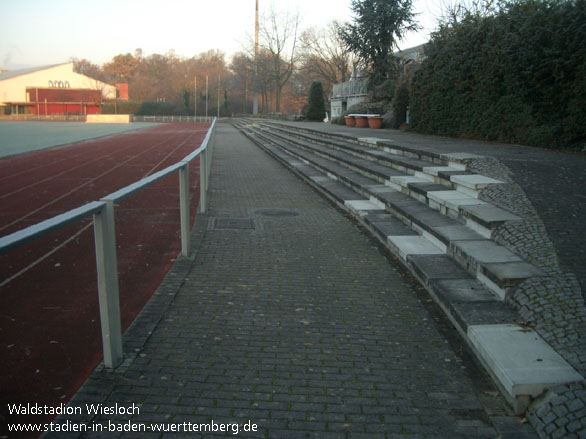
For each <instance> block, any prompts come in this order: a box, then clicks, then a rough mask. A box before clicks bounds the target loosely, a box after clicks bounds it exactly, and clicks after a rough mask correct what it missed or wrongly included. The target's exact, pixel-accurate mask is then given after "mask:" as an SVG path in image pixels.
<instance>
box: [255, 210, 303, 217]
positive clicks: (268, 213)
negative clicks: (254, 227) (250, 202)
mask: <svg viewBox="0 0 586 439" xmlns="http://www.w3.org/2000/svg"><path fill="white" fill-rule="evenodd" d="M256 213H257V214H258V215H263V216H277V217H287V216H297V215H299V213H298V212H295V211H294V210H287V209H260V210H257V211H256Z"/></svg>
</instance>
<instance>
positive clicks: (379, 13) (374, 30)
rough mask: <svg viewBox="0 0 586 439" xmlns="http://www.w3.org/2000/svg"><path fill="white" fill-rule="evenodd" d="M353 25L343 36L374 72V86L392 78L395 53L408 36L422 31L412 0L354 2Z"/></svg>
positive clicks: (372, 81)
mask: <svg viewBox="0 0 586 439" xmlns="http://www.w3.org/2000/svg"><path fill="white" fill-rule="evenodd" d="M351 9H352V12H354V20H353V23H350V24H347V25H346V26H345V27H343V28H342V29H341V32H340V36H341V38H342V39H343V41H344V42H345V43H346V46H347V47H348V49H349V50H350V51H352V52H353V53H355V54H357V55H358V56H359V57H360V59H361V60H362V61H363V62H364V63H365V64H366V65H367V66H368V68H369V70H370V83H371V86H375V85H378V84H380V83H382V82H384V81H385V80H386V79H388V78H389V77H390V76H392V73H393V71H394V69H395V66H396V62H395V57H394V56H393V51H394V50H395V49H396V46H397V41H398V40H400V39H401V38H403V36H404V35H405V33H406V32H407V31H410V30H416V29H417V28H418V26H417V24H416V23H415V14H414V13H413V12H412V9H413V2H412V0H352V3H351Z"/></svg>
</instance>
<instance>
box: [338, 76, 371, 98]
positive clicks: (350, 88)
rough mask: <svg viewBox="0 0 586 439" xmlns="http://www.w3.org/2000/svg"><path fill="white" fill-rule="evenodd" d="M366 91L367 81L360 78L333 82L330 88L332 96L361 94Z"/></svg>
mask: <svg viewBox="0 0 586 439" xmlns="http://www.w3.org/2000/svg"><path fill="white" fill-rule="evenodd" d="M367 93H368V90H367V83H366V81H365V80H362V79H354V80H352V81H347V82H342V83H339V84H334V87H333V88H332V98H340V97H348V96H363V95H365V94H367Z"/></svg>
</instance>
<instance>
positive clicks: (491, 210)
mask: <svg viewBox="0 0 586 439" xmlns="http://www.w3.org/2000/svg"><path fill="white" fill-rule="evenodd" d="M460 212H461V213H462V215H463V216H464V217H465V218H471V219H473V220H474V221H475V222H476V223H479V224H481V225H483V226H484V227H486V228H491V229H492V228H495V227H497V226H498V225H501V224H503V223H505V222H507V221H520V220H522V218H521V217H519V216H517V215H515V214H512V213H511V212H509V211H507V210H504V209H501V208H500V207H496V206H493V205H492V204H484V205H478V204H477V205H469V206H461V208H460Z"/></svg>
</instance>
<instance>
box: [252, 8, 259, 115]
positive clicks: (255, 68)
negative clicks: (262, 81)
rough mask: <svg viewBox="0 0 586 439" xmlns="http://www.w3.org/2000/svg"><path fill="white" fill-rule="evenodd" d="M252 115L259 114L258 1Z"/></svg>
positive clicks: (255, 26) (255, 19)
mask: <svg viewBox="0 0 586 439" xmlns="http://www.w3.org/2000/svg"><path fill="white" fill-rule="evenodd" d="M252 114H254V115H257V114H258V0H256V10H255V18H254V100H253V101H252Z"/></svg>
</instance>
